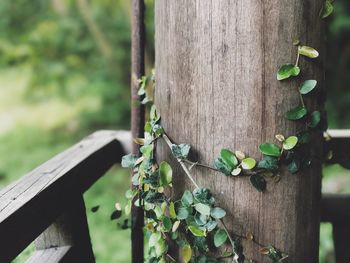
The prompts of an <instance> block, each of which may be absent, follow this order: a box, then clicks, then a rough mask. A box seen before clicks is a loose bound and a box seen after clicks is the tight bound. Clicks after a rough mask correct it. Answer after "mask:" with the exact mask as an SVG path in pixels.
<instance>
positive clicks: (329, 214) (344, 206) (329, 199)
mask: <svg viewBox="0 0 350 263" xmlns="http://www.w3.org/2000/svg"><path fill="white" fill-rule="evenodd" d="M321 221H322V222H331V223H337V224H349V225H350V195H349V194H323V195H322V200H321Z"/></svg>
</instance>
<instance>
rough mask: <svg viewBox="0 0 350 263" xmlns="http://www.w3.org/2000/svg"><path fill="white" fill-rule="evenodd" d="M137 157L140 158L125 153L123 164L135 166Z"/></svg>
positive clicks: (130, 166) (128, 166)
mask: <svg viewBox="0 0 350 263" xmlns="http://www.w3.org/2000/svg"><path fill="white" fill-rule="evenodd" d="M137 159H138V157H137V156H136V155H134V154H128V155H124V156H123V157H122V163H121V165H122V167H124V168H134V166H135V163H136V161H137Z"/></svg>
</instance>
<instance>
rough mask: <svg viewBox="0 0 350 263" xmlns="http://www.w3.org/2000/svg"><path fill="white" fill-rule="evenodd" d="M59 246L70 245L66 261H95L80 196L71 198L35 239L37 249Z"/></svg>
mask: <svg viewBox="0 0 350 263" xmlns="http://www.w3.org/2000/svg"><path fill="white" fill-rule="evenodd" d="M61 247H71V249H70V251H69V253H68V255H67V256H66V258H65V259H66V260H68V261H67V262H86V263H95V257H94V254H93V252H92V247H91V241H90V235H89V228H88V224H87V219H86V211H85V204H84V199H83V197H82V196H77V197H76V200H72V202H71V204H70V206H69V207H67V211H66V212H65V213H64V214H63V215H62V216H60V217H59V218H58V219H57V220H56V221H55V222H54V223H53V224H52V225H51V226H49V227H48V228H47V229H46V230H45V231H44V232H43V233H42V234H41V235H40V236H39V237H38V238H37V239H36V240H35V248H36V250H38V251H41V250H46V249H50V248H57V249H59V248H61ZM33 262H35V261H33ZM52 262H53V261H52Z"/></svg>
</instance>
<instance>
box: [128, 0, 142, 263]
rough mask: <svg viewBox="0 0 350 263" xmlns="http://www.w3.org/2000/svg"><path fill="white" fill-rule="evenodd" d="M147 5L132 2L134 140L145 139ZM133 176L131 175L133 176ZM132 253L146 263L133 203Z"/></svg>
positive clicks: (135, 151) (136, 148) (135, 262)
mask: <svg viewBox="0 0 350 263" xmlns="http://www.w3.org/2000/svg"><path fill="white" fill-rule="evenodd" d="M144 16H145V3H144V0H132V1H131V27H132V29H131V30H132V31H131V105H132V109H131V132H132V137H133V138H143V137H144V131H143V128H144V126H145V107H144V105H143V104H141V101H142V99H143V96H142V97H141V96H139V95H138V94H137V91H138V87H139V82H138V80H139V79H140V78H141V76H143V75H144V74H145V23H144V22H145V21H144ZM132 153H133V154H139V145H138V144H136V143H133V145H132ZM132 175H133V174H132V173H131V176H132ZM131 217H132V228H131V247H132V249H131V253H132V262H133V263H142V262H144V255H143V247H144V244H143V224H144V219H143V211H142V209H141V207H136V206H135V205H134V203H133V205H132V210H131Z"/></svg>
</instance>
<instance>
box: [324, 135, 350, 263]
mask: <svg viewBox="0 0 350 263" xmlns="http://www.w3.org/2000/svg"><path fill="white" fill-rule="evenodd" d="M328 134H329V135H330V136H331V137H332V139H331V140H330V141H328V142H326V144H325V152H326V153H327V152H329V151H331V152H332V158H331V159H330V160H329V161H328V162H329V163H331V164H332V163H339V164H341V165H343V166H345V167H347V168H350V130H329V131H328ZM326 136H327V135H326ZM321 221H322V222H329V223H332V226H333V241H334V250H335V251H334V252H335V259H336V262H337V263H348V262H350V195H349V194H323V196H322V200H321Z"/></svg>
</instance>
